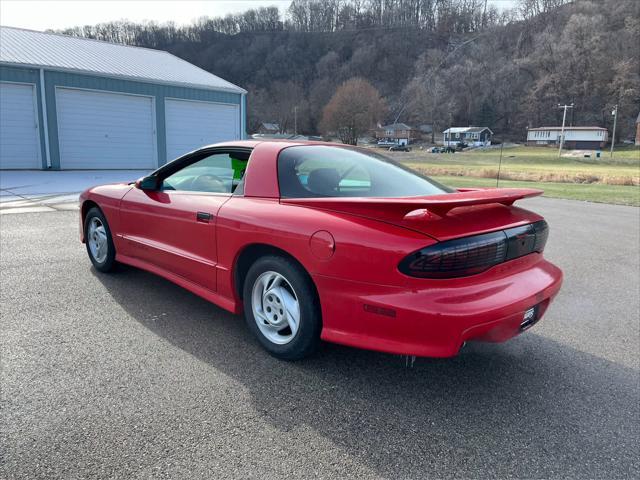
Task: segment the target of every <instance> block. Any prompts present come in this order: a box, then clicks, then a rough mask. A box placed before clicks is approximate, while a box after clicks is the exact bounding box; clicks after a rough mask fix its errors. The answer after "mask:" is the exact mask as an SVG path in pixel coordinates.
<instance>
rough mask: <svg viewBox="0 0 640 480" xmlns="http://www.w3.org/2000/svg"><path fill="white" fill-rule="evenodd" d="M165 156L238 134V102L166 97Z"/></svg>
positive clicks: (171, 155)
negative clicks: (199, 100)
mask: <svg viewBox="0 0 640 480" xmlns="http://www.w3.org/2000/svg"><path fill="white" fill-rule="evenodd" d="M165 118H166V123H167V160H173V159H174V158H177V157H179V156H180V155H184V154H185V153H187V152H190V151H191V150H195V149H196V148H199V147H201V146H203V145H209V144H211V143H216V142H224V141H227V140H237V139H239V138H240V109H239V108H238V106H237V105H223V104H220V103H211V102H198V101H191V100H165Z"/></svg>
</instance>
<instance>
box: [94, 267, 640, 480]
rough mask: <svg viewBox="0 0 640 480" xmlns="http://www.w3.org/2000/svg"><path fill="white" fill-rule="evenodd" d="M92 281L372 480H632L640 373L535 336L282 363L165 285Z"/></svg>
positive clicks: (131, 279)
mask: <svg viewBox="0 0 640 480" xmlns="http://www.w3.org/2000/svg"><path fill="white" fill-rule="evenodd" d="M94 274H95V275H96V277H97V278H98V279H99V280H100V281H101V282H102V284H103V285H104V286H105V287H106V288H107V290H108V292H109V293H110V294H111V295H112V296H113V298H114V299H115V300H116V301H117V302H118V303H119V304H120V305H121V306H122V307H123V308H124V309H125V310H126V311H127V312H128V313H129V314H130V315H131V316H132V317H133V318H134V319H135V320H136V321H138V322H139V323H141V324H142V325H144V326H145V327H146V328H148V329H150V330H151V331H153V332H154V333H155V334H157V335H159V336H160V337H162V338H164V339H166V340H168V341H169V342H170V343H171V344H172V345H174V346H175V347H176V348H180V349H182V350H184V351H186V352H188V353H190V354H191V355H193V356H194V357H196V358H197V359H199V360H201V361H203V362H206V363H208V364H209V365H211V366H212V367H213V368H215V369H216V370H218V371H220V372H222V373H224V374H225V375H228V376H230V377H231V378H233V379H235V380H236V381H237V382H240V383H241V384H242V385H243V386H244V387H245V388H246V389H248V391H249V392H250V395H251V398H252V402H253V408H255V411H256V412H257V413H258V415H259V416H261V417H262V418H264V419H265V420H266V421H267V422H269V423H270V424H272V425H273V426H275V427H276V428H277V429H279V430H280V431H281V432H283V433H284V434H287V432H290V431H293V430H295V429H296V428H298V427H300V426H305V427H310V428H312V429H313V430H315V431H316V432H318V434H320V435H322V436H323V437H325V438H326V439H328V440H329V441H331V442H333V443H334V444H336V445H337V446H339V447H340V448H342V449H344V450H345V451H346V452H348V453H349V454H350V455H352V456H354V457H356V458H357V459H358V460H359V461H360V462H362V463H363V464H364V465H367V466H368V467H369V468H372V469H374V470H375V471H376V472H378V473H379V474H381V475H385V476H391V477H395V478H398V477H408V476H411V477H415V476H435V477H441V476H443V475H442V472H443V471H445V470H446V471H448V472H456V474H455V476H457V477H478V476H489V477H498V478H504V477H507V476H513V477H519V478H522V477H526V478H533V477H535V478H541V477H543V478H548V477H583V478H584V477H589V478H615V477H633V476H634V475H636V474H637V473H638V470H639V461H638V454H637V452H638V437H639V435H638V374H637V372H636V371H634V370H632V369H629V368H626V367H624V366H621V365H618V364H615V363H612V362H609V361H607V360H604V359H602V358H599V357H596V356H593V355H591V354H587V353H584V352H580V351H578V350H575V349H573V348H570V347H568V346H566V345H563V344H560V343H558V342H555V341H553V340H551V339H548V338H545V337H542V336H540V335H536V333H535V329H534V330H533V331H532V332H528V333H527V334H526V335H523V336H521V337H519V338H517V339H514V340H512V341H511V342H508V343H506V344H500V345H492V344H470V345H468V346H467V347H466V348H465V350H463V352H462V353H461V354H460V355H459V356H458V357H456V358H452V359H445V360H430V359H420V358H419V359H417V360H416V363H415V366H414V368H412V369H407V368H405V362H404V359H403V358H402V357H399V356H394V355H387V354H381V353H375V352H368V351H361V350H356V349H350V348H345V347H340V346H336V345H329V344H325V345H323V347H322V349H321V351H320V352H318V354H317V355H316V356H314V357H313V358H311V359H308V360H305V361H302V362H297V363H286V362H281V361H278V360H276V359H274V358H272V357H270V356H269V355H268V354H266V353H265V352H264V351H263V350H262V349H261V348H260V347H259V346H258V344H257V342H256V341H255V340H254V339H253V338H252V337H251V336H250V334H249V331H248V330H247V329H246V327H245V325H244V320H243V319H242V318H240V317H236V316H233V315H231V314H229V313H227V312H225V311H223V310H221V309H219V308H217V307H215V306H214V305H212V304H210V303H208V302H206V301H204V300H202V299H200V298H198V297H196V296H194V295H192V294H190V293H189V292H187V291H185V290H183V289H181V288H179V287H177V286H174V285H173V284H171V283H170V282H168V281H165V280H163V279H161V278H159V277H156V276H154V275H151V274H148V273H146V272H143V271H141V270H137V269H134V268H129V267H122V268H121V269H120V270H119V271H118V272H117V273H115V274H113V275H102V274H98V273H95V272H94ZM543 321H544V320H543ZM439 472H440V473H439Z"/></svg>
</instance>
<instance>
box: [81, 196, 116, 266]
mask: <svg viewBox="0 0 640 480" xmlns="http://www.w3.org/2000/svg"><path fill="white" fill-rule="evenodd" d="M84 240H85V243H86V245H87V253H88V254H89V259H90V260H91V263H93V266H94V267H95V268H96V270H99V271H101V272H109V271H111V270H113V268H114V267H115V263H116V261H115V259H116V249H115V247H114V245H113V239H112V238H111V230H110V229H109V224H108V223H107V219H106V218H105V216H104V214H103V213H102V211H101V210H100V209H99V208H97V207H93V208H92V209H90V210H89V211H88V212H87V216H86V217H85V219H84Z"/></svg>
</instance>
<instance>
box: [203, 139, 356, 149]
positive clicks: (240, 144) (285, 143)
mask: <svg viewBox="0 0 640 480" xmlns="http://www.w3.org/2000/svg"><path fill="white" fill-rule="evenodd" d="M263 143H277V144H279V145H281V147H282V148H283V149H284V148H287V147H293V146H300V145H325V146H331V147H350V146H351V145H344V144H342V143H336V142H323V141H319V140H288V139H266V140H232V141H229V142H220V143H213V144H211V145H206V146H203V147H201V148H199V149H198V150H204V149H207V148H219V147H237V148H255V147H257V146H258V145H260V144H263Z"/></svg>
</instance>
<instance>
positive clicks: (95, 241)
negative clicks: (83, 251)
mask: <svg viewBox="0 0 640 480" xmlns="http://www.w3.org/2000/svg"><path fill="white" fill-rule="evenodd" d="M87 243H88V244H89V250H90V251H91V256H92V257H93V258H94V260H95V261H96V262H98V263H104V262H105V260H106V259H107V253H108V250H109V242H108V241H107V230H106V229H105V228H104V225H103V224H102V222H101V221H100V219H99V218H98V217H92V218H91V220H89V228H88V229H87Z"/></svg>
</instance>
